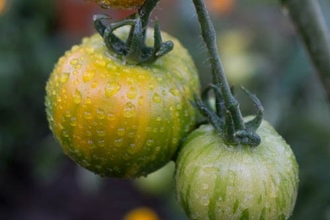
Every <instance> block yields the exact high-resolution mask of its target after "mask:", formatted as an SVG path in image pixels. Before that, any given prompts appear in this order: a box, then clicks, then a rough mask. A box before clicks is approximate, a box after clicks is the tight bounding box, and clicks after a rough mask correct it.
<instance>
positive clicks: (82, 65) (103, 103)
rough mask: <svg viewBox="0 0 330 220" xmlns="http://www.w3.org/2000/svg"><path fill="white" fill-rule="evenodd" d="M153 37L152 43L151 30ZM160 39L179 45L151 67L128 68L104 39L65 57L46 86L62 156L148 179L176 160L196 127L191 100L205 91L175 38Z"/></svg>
mask: <svg viewBox="0 0 330 220" xmlns="http://www.w3.org/2000/svg"><path fill="white" fill-rule="evenodd" d="M128 32H129V29H128V28H121V29H119V30H118V31H117V33H116V34H117V35H118V36H119V37H123V38H124V37H126V36H127V35H128ZM147 33H148V35H147V42H149V43H150V41H152V40H153V34H152V33H153V31H152V30H149V31H148V32H147ZM162 36H163V37H164V39H165V40H171V41H173V42H174V44H175V47H174V49H173V51H171V52H170V53H169V54H167V55H166V56H163V57H162V58H160V59H159V60H157V61H156V62H155V63H153V64H150V65H144V66H140V65H128V64H125V63H124V62H122V61H121V59H120V57H116V56H115V55H113V54H111V53H110V52H109V51H108V50H107V48H106V46H105V44H104V42H103V39H102V37H101V36H100V35H99V34H95V35H93V36H91V37H87V38H85V39H83V41H82V43H81V44H80V45H76V46H73V47H72V49H71V50H70V51H68V52H66V53H65V55H64V56H63V57H61V58H60V59H59V61H58V63H57V64H56V66H55V68H54V70H53V72H52V74H51V76H50V78H49V80H48V82H47V86H46V101H45V103H46V112H47V117H48V121H49V125H50V128H51V130H52V132H53V134H54V136H55V138H56V139H57V140H58V142H59V143H60V145H61V146H62V148H63V150H64V152H65V153H66V154H67V155H68V156H69V157H71V158H72V159H73V160H74V161H75V162H77V163H78V164H80V165H81V166H83V167H85V168H87V169H89V170H91V171H93V172H95V173H97V174H99V175H101V176H111V177H119V178H128V177H139V176H144V175H147V174H149V173H150V172H153V171H155V170H157V169H159V168H160V167H162V166H163V165H165V164H166V163H168V162H169V161H170V160H171V158H172V157H173V155H174V153H175V152H176V151H177V147H178V145H179V142H180V141H181V139H182V138H183V137H184V136H185V135H186V134H187V133H188V132H190V131H191V129H192V128H193V127H194V126H195V123H196V118H197V111H196V110H195V109H194V108H193V107H192V106H191V104H190V102H189V100H190V99H193V94H194V93H199V89H200V86H199V80H198V74H197V70H196V68H195V65H194V63H193V60H192V58H191V57H190V55H189V54H188V52H187V50H186V49H185V48H183V46H182V45H181V44H180V43H179V42H178V41H177V40H176V39H175V38H173V37H171V36H169V35H168V34H166V33H162Z"/></svg>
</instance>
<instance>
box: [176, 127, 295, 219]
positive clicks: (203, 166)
mask: <svg viewBox="0 0 330 220" xmlns="http://www.w3.org/2000/svg"><path fill="white" fill-rule="evenodd" d="M257 133H258V134H259V135H260V137H261V139H262V142H261V145H259V146H257V147H249V146H237V147H235V146H227V145H226V144H225V143H224V142H223V139H222V138H221V137H220V135H219V134H218V133H217V132H216V131H215V130H214V128H213V127H212V126H211V125H202V126H201V127H199V128H198V129H196V130H195V131H194V132H192V133H191V134H190V135H189V136H188V137H187V139H186V141H185V142H184V143H183V147H182V149H181V151H180V153H179V156H178V159H177V169H176V174H175V179H176V191H177V198H178V201H179V203H180V204H181V205H182V207H183V208H184V210H185V212H186V214H187V215H188V216H189V217H190V219H203V220H204V219H213V220H221V219H223V220H228V219H230V220H236V219H265V220H266V219H267V220H278V219H287V218H289V216H290V215H291V213H292V211H293V208H294V205H295V201H296V197H297V189H298V182H299V180H298V165H297V162H296V159H295V156H294V154H293V152H292V150H291V148H290V147H289V145H288V144H287V143H286V142H285V141H284V140H283V138H281V136H279V135H278V134H277V133H276V131H275V130H274V129H273V128H272V126H271V125H270V124H269V123H267V122H265V121H263V122H262V124H261V127H259V129H258V130H257Z"/></svg>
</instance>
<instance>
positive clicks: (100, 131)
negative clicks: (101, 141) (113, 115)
mask: <svg viewBox="0 0 330 220" xmlns="http://www.w3.org/2000/svg"><path fill="white" fill-rule="evenodd" d="M96 134H97V136H99V137H103V136H105V131H104V130H103V129H98V130H96Z"/></svg>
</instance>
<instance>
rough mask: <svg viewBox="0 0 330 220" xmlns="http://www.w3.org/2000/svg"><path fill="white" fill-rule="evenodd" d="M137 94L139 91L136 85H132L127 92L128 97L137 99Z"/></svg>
mask: <svg viewBox="0 0 330 220" xmlns="http://www.w3.org/2000/svg"><path fill="white" fill-rule="evenodd" d="M136 96H137V91H136V88H135V87H131V88H130V89H129V90H128V92H127V98H129V99H135V98H136Z"/></svg>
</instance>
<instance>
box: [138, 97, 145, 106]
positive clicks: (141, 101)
mask: <svg viewBox="0 0 330 220" xmlns="http://www.w3.org/2000/svg"><path fill="white" fill-rule="evenodd" d="M143 102H144V101H143V97H142V96H141V97H140V98H139V100H138V104H139V105H142V104H143Z"/></svg>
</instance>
